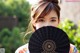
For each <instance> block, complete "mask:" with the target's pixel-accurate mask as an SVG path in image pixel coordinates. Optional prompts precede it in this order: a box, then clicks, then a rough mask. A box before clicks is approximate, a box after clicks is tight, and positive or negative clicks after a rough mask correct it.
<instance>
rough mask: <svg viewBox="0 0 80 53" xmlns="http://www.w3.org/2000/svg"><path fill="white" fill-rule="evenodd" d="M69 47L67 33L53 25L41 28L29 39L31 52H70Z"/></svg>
mask: <svg viewBox="0 0 80 53" xmlns="http://www.w3.org/2000/svg"><path fill="white" fill-rule="evenodd" d="M69 49H70V43H69V38H68V36H67V34H66V33H65V32H64V31H63V30H61V29H59V28H56V27H53V26H45V27H42V28H39V29H38V30H36V31H35V32H34V33H33V34H32V36H31V37H30V40H29V51H30V53H69Z"/></svg>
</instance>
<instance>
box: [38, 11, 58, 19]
mask: <svg viewBox="0 0 80 53" xmlns="http://www.w3.org/2000/svg"><path fill="white" fill-rule="evenodd" d="M39 17H57V18H58V15H57V13H56V11H55V10H51V11H49V12H47V13H46V14H45V13H42V15H40V16H39Z"/></svg>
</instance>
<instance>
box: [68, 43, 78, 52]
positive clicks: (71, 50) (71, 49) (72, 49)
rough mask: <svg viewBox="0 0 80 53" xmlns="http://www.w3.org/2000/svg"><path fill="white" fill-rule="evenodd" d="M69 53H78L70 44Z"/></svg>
mask: <svg viewBox="0 0 80 53" xmlns="http://www.w3.org/2000/svg"><path fill="white" fill-rule="evenodd" d="M69 53H78V50H77V48H76V46H74V45H73V44H70V52H69Z"/></svg>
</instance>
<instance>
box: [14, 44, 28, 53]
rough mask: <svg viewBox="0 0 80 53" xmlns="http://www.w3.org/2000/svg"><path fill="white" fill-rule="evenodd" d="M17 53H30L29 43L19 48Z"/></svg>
mask: <svg viewBox="0 0 80 53" xmlns="http://www.w3.org/2000/svg"><path fill="white" fill-rule="evenodd" d="M15 53H29V50H28V43H27V44H25V45H23V46H21V47H19V48H18V49H17V50H16V51H15Z"/></svg>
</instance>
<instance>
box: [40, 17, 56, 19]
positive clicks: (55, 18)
mask: <svg viewBox="0 0 80 53" xmlns="http://www.w3.org/2000/svg"><path fill="white" fill-rule="evenodd" d="M39 19H44V18H43V17H39ZM51 19H56V17H51Z"/></svg>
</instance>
